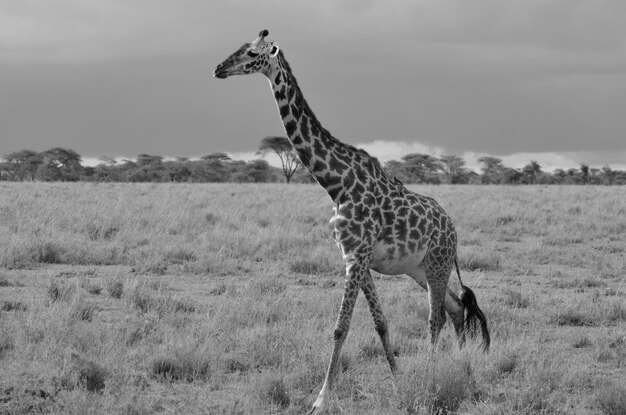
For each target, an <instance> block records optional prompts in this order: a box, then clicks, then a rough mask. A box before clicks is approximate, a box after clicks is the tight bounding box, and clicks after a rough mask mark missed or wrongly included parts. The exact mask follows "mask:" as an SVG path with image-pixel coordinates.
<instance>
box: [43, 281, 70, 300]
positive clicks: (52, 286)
mask: <svg viewBox="0 0 626 415" xmlns="http://www.w3.org/2000/svg"><path fill="white" fill-rule="evenodd" d="M75 291H76V287H75V286H74V285H72V284H68V283H65V282H60V281H58V280H50V282H49V283H48V286H47V287H46V293H47V294H48V300H49V301H50V302H51V303H54V302H57V301H68V300H69V299H70V298H71V297H72V296H73V295H74V292H75Z"/></svg>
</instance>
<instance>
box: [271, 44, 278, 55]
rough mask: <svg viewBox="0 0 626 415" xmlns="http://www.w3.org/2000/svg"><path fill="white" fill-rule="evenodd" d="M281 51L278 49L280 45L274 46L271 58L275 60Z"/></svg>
mask: <svg viewBox="0 0 626 415" xmlns="http://www.w3.org/2000/svg"><path fill="white" fill-rule="evenodd" d="M279 50H280V48H279V47H278V45H272V49H271V50H270V56H271V57H272V58H275V57H276V55H278V51H279Z"/></svg>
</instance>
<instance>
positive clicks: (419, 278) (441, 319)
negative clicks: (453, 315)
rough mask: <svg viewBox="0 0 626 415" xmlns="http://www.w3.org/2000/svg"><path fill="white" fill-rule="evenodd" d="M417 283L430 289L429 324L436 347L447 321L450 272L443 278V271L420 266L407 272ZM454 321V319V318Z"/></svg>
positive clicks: (432, 342) (432, 341)
mask: <svg viewBox="0 0 626 415" xmlns="http://www.w3.org/2000/svg"><path fill="white" fill-rule="evenodd" d="M407 275H408V276H409V277H411V278H412V279H413V280H415V282H417V284H418V285H419V286H420V287H422V288H423V289H425V290H426V291H428V303H429V307H430V312H429V315H428V325H429V328H430V342H431V345H432V347H433V348H434V347H435V345H436V344H437V339H438V338H439V333H440V332H441V329H442V327H443V325H444V324H445V322H446V309H445V298H446V291H447V288H448V287H447V286H448V275H450V274H449V270H448V274H446V276H445V278H442V275H443V274H442V273H433V272H431V271H429V270H425V269H424V268H421V267H420V268H418V269H416V270H414V271H411V272H409V273H408V274H407ZM453 321H454V319H453Z"/></svg>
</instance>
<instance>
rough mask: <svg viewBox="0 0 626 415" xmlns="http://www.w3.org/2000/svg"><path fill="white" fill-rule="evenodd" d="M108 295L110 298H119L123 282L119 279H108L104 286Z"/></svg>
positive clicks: (122, 289)
mask: <svg viewBox="0 0 626 415" xmlns="http://www.w3.org/2000/svg"><path fill="white" fill-rule="evenodd" d="M106 289H107V292H108V293H109V296H111V297H112V298H121V297H122V294H123V293H124V283H123V282H122V281H119V280H114V281H109V282H108V283H107V286H106Z"/></svg>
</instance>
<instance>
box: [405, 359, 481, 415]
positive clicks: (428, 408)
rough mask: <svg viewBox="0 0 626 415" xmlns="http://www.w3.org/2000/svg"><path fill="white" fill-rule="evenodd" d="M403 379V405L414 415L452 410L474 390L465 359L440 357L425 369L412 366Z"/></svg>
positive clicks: (425, 363)
mask: <svg viewBox="0 0 626 415" xmlns="http://www.w3.org/2000/svg"><path fill="white" fill-rule="evenodd" d="M423 364H424V366H427V365H428V363H427V362H423ZM405 381H406V383H403V384H402V385H401V389H400V392H401V396H402V402H403V406H405V407H406V409H407V413H408V414H414V415H417V414H422V413H426V414H433V415H434V414H437V415H439V414H441V415H443V414H448V413H454V412H456V411H457V410H458V409H459V407H460V405H461V402H463V400H465V399H466V398H468V397H470V396H471V395H472V394H473V393H474V391H473V390H472V388H473V386H474V384H475V381H474V378H473V374H472V370H471V367H470V364H469V362H468V361H464V360H461V359H441V360H438V362H437V364H436V365H434V366H430V367H428V368H427V369H426V367H417V368H413V371H412V373H411V374H410V375H409V376H408V377H407V379H405Z"/></svg>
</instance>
